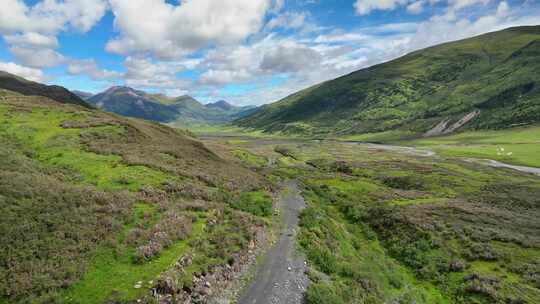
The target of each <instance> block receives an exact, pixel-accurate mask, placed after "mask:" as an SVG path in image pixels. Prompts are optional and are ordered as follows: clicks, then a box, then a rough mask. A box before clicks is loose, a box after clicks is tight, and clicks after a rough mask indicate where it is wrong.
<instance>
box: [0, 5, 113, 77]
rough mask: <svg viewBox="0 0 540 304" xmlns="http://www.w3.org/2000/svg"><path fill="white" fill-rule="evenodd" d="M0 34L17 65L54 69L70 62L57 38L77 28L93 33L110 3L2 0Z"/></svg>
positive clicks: (83, 31)
mask: <svg viewBox="0 0 540 304" xmlns="http://www.w3.org/2000/svg"><path fill="white" fill-rule="evenodd" d="M1 5H2V9H1V10H0V34H3V35H4V40H5V41H6V43H8V44H9V45H10V48H9V50H10V52H11V53H12V54H13V55H14V56H15V59H16V60H17V62H20V63H22V64H23V65H26V66H31V67H40V68H42V67H53V66H56V65H60V64H64V63H67V62H68V59H67V58H65V57H64V56H63V55H62V54H60V53H58V52H57V51H55V48H57V47H58V40H57V38H56V35H58V33H59V32H61V31H65V30H69V29H75V30H77V31H80V32H82V33H85V32H87V31H88V30H90V29H91V28H92V27H93V26H94V25H95V24H96V23H97V22H98V21H99V20H100V19H101V18H102V17H103V15H104V14H105V11H106V9H107V7H108V5H107V2H106V0H71V1H59V0H44V1H39V2H37V3H36V4H34V5H32V6H28V5H27V4H26V3H25V2H24V1H22V0H2V4H1Z"/></svg>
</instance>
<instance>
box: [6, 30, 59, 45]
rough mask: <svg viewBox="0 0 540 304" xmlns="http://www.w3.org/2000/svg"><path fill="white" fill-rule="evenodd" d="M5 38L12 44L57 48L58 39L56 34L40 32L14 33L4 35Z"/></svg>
mask: <svg viewBox="0 0 540 304" xmlns="http://www.w3.org/2000/svg"><path fill="white" fill-rule="evenodd" d="M4 40H5V41H6V42H7V43H9V44H12V45H19V46H25V47H44V48H56V47H57V46H58V40H57V39H56V37H54V36H46V35H42V34H40V33H35V32H27V33H24V34H14V35H6V36H4Z"/></svg>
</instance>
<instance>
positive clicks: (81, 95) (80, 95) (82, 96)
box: [71, 90, 94, 100]
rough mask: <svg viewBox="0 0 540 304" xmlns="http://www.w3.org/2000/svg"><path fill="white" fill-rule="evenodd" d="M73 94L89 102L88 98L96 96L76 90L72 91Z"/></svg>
mask: <svg viewBox="0 0 540 304" xmlns="http://www.w3.org/2000/svg"><path fill="white" fill-rule="evenodd" d="M71 92H73V94H75V95H77V96H79V97H80V98H81V99H82V100H87V99H88V98H90V97H92V96H94V94H92V93H89V92H84V91H79V90H74V91H71Z"/></svg>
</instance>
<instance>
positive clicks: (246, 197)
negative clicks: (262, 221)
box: [232, 191, 272, 217]
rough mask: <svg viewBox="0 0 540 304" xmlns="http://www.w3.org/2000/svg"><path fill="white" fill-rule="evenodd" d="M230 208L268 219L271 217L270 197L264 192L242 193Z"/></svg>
mask: <svg viewBox="0 0 540 304" xmlns="http://www.w3.org/2000/svg"><path fill="white" fill-rule="evenodd" d="M232 207H233V208H235V209H239V210H242V211H245V212H248V213H251V214H253V215H257V216H262V217H268V216H270V215H272V197H271V196H270V194H268V193H267V192H264V191H255V192H244V193H242V194H240V197H239V198H238V200H237V201H236V202H234V203H233V204H232Z"/></svg>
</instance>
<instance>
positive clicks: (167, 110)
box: [79, 86, 254, 126]
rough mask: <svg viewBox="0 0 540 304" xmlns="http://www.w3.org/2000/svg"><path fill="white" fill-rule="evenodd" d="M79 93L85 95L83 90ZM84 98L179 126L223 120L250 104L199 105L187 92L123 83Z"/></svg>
mask: <svg viewBox="0 0 540 304" xmlns="http://www.w3.org/2000/svg"><path fill="white" fill-rule="evenodd" d="M79 94H80V95H81V96H85V93H84V92H79ZM85 100H86V101H87V102H88V103H90V104H91V105H94V106H96V107H98V108H100V109H103V110H105V111H108V112H113V113H116V114H120V115H123V116H128V117H135V118H143V119H147V120H152V121H157V122H161V123H170V124H173V125H180V126H184V125H190V124H194V123H197V124H201V123H204V124H216V123H226V122H230V121H232V120H234V119H237V118H240V117H243V116H245V115H247V114H250V113H251V112H250V110H252V109H253V108H254V107H251V106H246V107H236V106H234V105H231V104H229V103H227V102H226V101H223V100H222V101H218V102H216V103H210V104H207V105H203V104H202V103H200V102H199V101H197V100H196V99H194V98H193V97H191V96H188V95H183V96H179V97H168V96H165V95H163V94H150V93H146V92H144V91H140V90H135V89H133V88H130V87H124V86H115V87H111V88H109V89H108V90H106V91H104V92H102V93H99V94H96V95H93V96H91V97H86V98H85Z"/></svg>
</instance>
